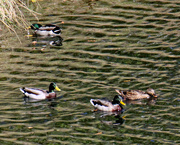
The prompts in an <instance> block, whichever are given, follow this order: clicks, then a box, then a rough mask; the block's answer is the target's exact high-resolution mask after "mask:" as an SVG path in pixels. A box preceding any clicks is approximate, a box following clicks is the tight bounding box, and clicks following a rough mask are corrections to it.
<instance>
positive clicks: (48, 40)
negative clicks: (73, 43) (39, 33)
mask: <svg viewBox="0 0 180 145" xmlns="http://www.w3.org/2000/svg"><path fill="white" fill-rule="evenodd" d="M62 42H63V38H62V37H61V36H55V37H33V39H32V44H30V45H29V46H31V47H38V46H39V47H42V46H62V45H63V44H62Z"/></svg>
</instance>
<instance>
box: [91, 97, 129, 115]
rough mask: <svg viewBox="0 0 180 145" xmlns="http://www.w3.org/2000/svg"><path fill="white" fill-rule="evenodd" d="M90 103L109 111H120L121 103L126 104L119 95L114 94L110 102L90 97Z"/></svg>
mask: <svg viewBox="0 0 180 145" xmlns="http://www.w3.org/2000/svg"><path fill="white" fill-rule="evenodd" d="M90 103H91V104H92V105H93V106H94V107H95V108H97V109H98V110H101V111H110V112H113V111H122V109H123V107H122V105H126V104H125V103H124V102H123V101H122V97H121V96H120V95H116V96H115V97H114V99H113V101H112V102H110V101H107V100H102V99H91V100H90Z"/></svg>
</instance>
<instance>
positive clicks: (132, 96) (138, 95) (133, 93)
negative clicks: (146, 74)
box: [115, 89, 157, 100]
mask: <svg viewBox="0 0 180 145" xmlns="http://www.w3.org/2000/svg"><path fill="white" fill-rule="evenodd" d="M115 91H116V92H117V93H118V94H119V95H120V96H122V97H123V99H124V100H138V99H149V98H151V97H155V98H156V97H157V95H156V93H155V91H154V90H153V89H147V91H146V92H144V91H141V90H118V89H116V90H115Z"/></svg>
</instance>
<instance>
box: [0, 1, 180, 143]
mask: <svg viewBox="0 0 180 145" xmlns="http://www.w3.org/2000/svg"><path fill="white" fill-rule="evenodd" d="M89 2H91V1H88V2H87V1H56V0H53V4H54V5H53V7H52V3H51V2H48V1H47V2H45V1H42V2H40V4H41V7H42V9H39V10H38V11H39V12H43V14H42V16H40V21H41V22H42V23H43V24H48V23H53V24H57V25H59V26H60V25H61V22H62V21H63V22H65V23H64V24H63V25H62V35H61V36H62V38H63V42H61V43H63V45H62V46H51V45H49V43H50V42H51V41H52V42H54V41H55V42H54V43H56V42H57V43H59V42H60V41H59V39H58V38H57V39H56V38H48V39H47V40H46V39H45V40H43V39H44V38H42V39H41V38H40V37H37V38H29V39H27V38H26V37H24V36H25V35H26V33H25V32H24V33H22V34H21V32H18V34H19V36H20V39H22V44H20V43H19V41H18V40H17V39H16V37H15V36H14V35H12V34H9V33H8V32H7V33H4V30H3V34H2V35H3V37H2V38H1V39H2V40H1V49H0V50H1V55H0V60H1V61H0V65H1V71H0V74H1V77H0V80H1V83H0V88H1V89H0V92H1V105H0V106H1V108H0V110H1V111H0V117H1V121H0V127H1V132H0V142H1V144H109V143H111V144H178V143H179V115H178V109H179V90H180V89H179V88H180V82H179V78H180V76H179V63H180V62H179V52H180V49H179V40H180V39H179V4H180V3H179V1H178V0H173V1H169V0H163V1H152V0H146V1H141V0H138V1H130V0H124V1H107V0H103V1H92V2H91V7H92V8H89ZM79 5H81V8H79ZM28 19H29V20H30V21H31V22H32V23H34V21H35V20H34V18H33V17H31V16H30V17H29V18H28ZM32 39H34V40H35V41H37V42H38V43H39V44H38V43H36V44H32ZM34 40H33V41H34ZM41 41H47V43H46V42H45V43H44V42H43V43H41ZM59 44H60V43H59ZM34 48H37V49H34ZM39 48H40V49H41V48H44V50H43V51H42V50H39ZM49 82H57V83H58V84H60V86H59V87H60V88H61V90H62V92H61V93H59V94H58V96H63V97H62V98H60V99H57V100H52V101H42V102H32V103H31V102H28V103H24V100H23V95H22V94H21V92H20V91H19V87H21V86H30V87H37V88H46V87H47V85H49ZM115 88H120V89H122V90H129V89H132V90H135V89H140V90H146V89H148V88H153V89H155V91H156V92H157V94H158V96H159V97H158V99H157V100H149V101H147V100H144V101H141V104H139V103H132V102H130V103H129V104H128V105H127V106H126V108H125V111H124V113H123V114H120V115H104V114H101V113H99V112H92V109H93V107H92V106H91V104H90V103H89V100H90V99H91V98H104V97H106V98H108V99H110V100H112V98H113V97H114V95H115V94H116V93H115V91H114V89H115ZM103 115H104V116H103ZM124 116H125V118H124ZM122 120H125V121H122ZM119 122H121V123H119ZM118 123H119V124H118ZM115 124H118V125H115Z"/></svg>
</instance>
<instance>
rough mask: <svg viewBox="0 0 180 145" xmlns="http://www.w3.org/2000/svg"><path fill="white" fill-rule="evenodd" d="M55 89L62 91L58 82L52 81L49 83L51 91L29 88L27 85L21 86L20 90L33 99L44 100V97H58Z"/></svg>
mask: <svg viewBox="0 0 180 145" xmlns="http://www.w3.org/2000/svg"><path fill="white" fill-rule="evenodd" d="M54 89H56V90H57V91H61V90H60V89H59V88H58V86H57V85H56V83H51V84H50V85H49V91H46V90H42V89H37V88H27V87H23V88H20V91H21V92H22V93H23V94H24V95H25V96H26V97H29V98H31V99H36V100H44V99H52V98H55V97H56V93H55V92H54Z"/></svg>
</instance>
